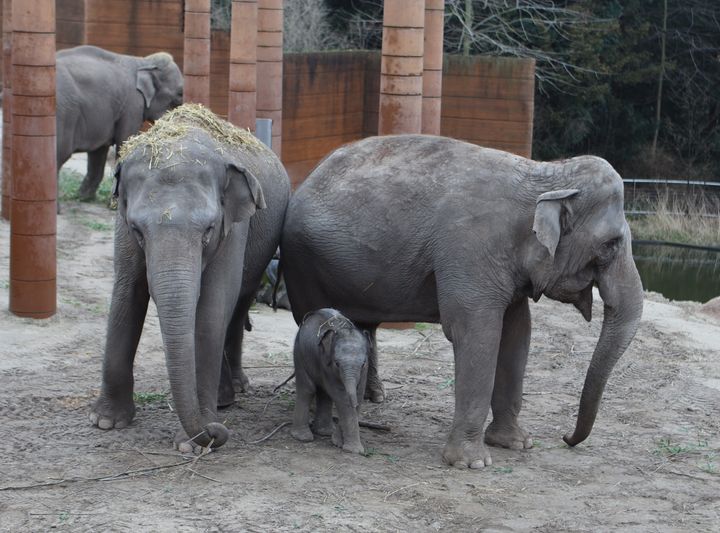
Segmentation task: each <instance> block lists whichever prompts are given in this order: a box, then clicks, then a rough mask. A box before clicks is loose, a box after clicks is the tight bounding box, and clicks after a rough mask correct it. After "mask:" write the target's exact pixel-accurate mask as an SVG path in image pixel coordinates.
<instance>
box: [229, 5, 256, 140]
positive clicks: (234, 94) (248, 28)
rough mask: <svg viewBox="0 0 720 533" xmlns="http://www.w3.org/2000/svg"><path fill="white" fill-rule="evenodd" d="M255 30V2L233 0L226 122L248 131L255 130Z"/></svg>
mask: <svg viewBox="0 0 720 533" xmlns="http://www.w3.org/2000/svg"><path fill="white" fill-rule="evenodd" d="M257 27H258V5H257V0H233V3H232V25H231V27H230V85H229V90H228V120H229V121H230V122H232V123H233V124H235V125H236V126H239V127H241V128H246V129H249V130H250V131H255V116H256V112H255V110H256V105H257V93H256V87H257V68H256V63H257Z"/></svg>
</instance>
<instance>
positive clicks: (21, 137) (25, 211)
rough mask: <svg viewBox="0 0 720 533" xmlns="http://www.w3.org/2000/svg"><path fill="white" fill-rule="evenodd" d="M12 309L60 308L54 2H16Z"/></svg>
mask: <svg viewBox="0 0 720 533" xmlns="http://www.w3.org/2000/svg"><path fill="white" fill-rule="evenodd" d="M12 26H13V36H12V87H13V92H14V98H13V102H12V115H13V116H12V129H13V132H12V153H13V157H12V176H13V187H12V200H11V210H12V215H11V216H12V218H11V221H10V311H11V312H13V313H15V314H16V315H19V316H27V317H33V318H47V317H49V316H52V315H53V314H55V310H56V277H57V267H56V250H55V241H56V226H57V215H56V212H57V163H56V161H55V0H13V2H12Z"/></svg>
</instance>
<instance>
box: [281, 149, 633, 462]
mask: <svg viewBox="0 0 720 533" xmlns="http://www.w3.org/2000/svg"><path fill="white" fill-rule="evenodd" d="M281 250H282V260H283V268H284V272H285V278H286V282H287V290H288V294H289V297H290V303H291V305H292V311H293V314H294V316H295V320H296V321H299V320H301V319H302V317H303V315H304V314H305V313H307V312H308V311H310V310H313V309H318V308H321V307H334V308H336V309H339V310H340V311H341V312H342V313H343V314H344V315H346V316H347V317H348V318H350V319H351V320H353V321H355V322H356V323H357V324H359V325H361V326H362V327H363V328H366V329H370V330H371V331H374V330H375V328H376V327H377V325H378V324H379V323H380V322H384V321H423V322H439V323H441V324H442V328H443V332H444V333H445V336H446V337H447V338H448V339H449V340H450V341H451V342H452V344H453V350H454V353H455V417H454V420H453V425H452V430H451V432H450V435H449V438H448V441H447V444H446V445H445V449H444V451H443V458H444V460H445V461H446V462H447V463H449V464H453V465H458V466H468V467H471V468H479V467H482V466H485V465H489V464H491V458H490V454H489V452H488V451H487V449H486V448H485V443H489V444H492V445H499V446H504V447H511V448H523V447H524V448H529V447H531V446H532V440H531V439H530V436H529V435H528V433H527V432H526V431H525V430H523V429H521V428H520V426H519V425H518V413H519V412H520V407H521V403H522V384H523V374H524V371H525V365H526V362H527V355H528V347H529V341H530V313H529V309H528V298H529V297H532V298H533V299H534V300H536V301H537V300H538V299H539V298H540V297H541V296H542V295H546V296H548V297H550V298H552V299H555V300H559V301H561V302H566V303H572V304H574V305H575V307H577V308H578V310H579V311H580V312H581V313H582V315H583V317H585V319H586V320H590V316H591V309H592V288H593V285H597V286H598V288H599V290H600V295H601V297H602V299H603V302H604V305H605V307H604V315H605V316H604V322H603V327H602V331H601V334H600V338H599V340H598V343H597V346H596V348H595V352H594V354H593V357H592V361H591V363H590V367H589V369H588V372H587V376H586V379H585V387H584V389H583V393H582V399H581V402H580V411H579V414H578V418H577V425H576V428H575V432H574V433H573V434H572V435H566V436H565V441H566V442H567V443H568V444H569V445H571V446H574V445H575V444H577V443H579V442H581V441H582V440H584V439H585V438H586V437H587V436H588V434H589V433H590V430H591V428H592V426H593V423H594V420H595V416H596V413H597V410H598V406H599V403H600V398H601V396H602V393H603V389H604V386H605V383H606V382H607V379H608V376H609V374H610V372H611V370H612V368H613V366H614V365H615V363H616V362H617V360H618V358H619V357H620V356H621V355H622V354H623V352H624V351H625V349H626V348H627V346H628V344H629V343H630V341H631V339H632V338H633V336H634V335H635V331H636V330H637V327H638V323H639V321H640V316H641V313H642V302H643V291H642V286H641V283H640V278H639V276H638V273H637V269H636V268H635V264H634V262H633V259H632V255H631V250H630V230H629V228H628V225H627V222H626V221H625V217H624V213H623V184H622V180H621V179H620V177H619V176H618V174H617V173H616V172H615V171H614V170H613V168H612V167H611V166H610V165H609V164H608V163H607V162H606V161H604V160H603V159H600V158H597V157H589V156H586V157H577V158H573V159H568V160H565V161H559V162H552V163H538V162H534V161H531V160H528V159H524V158H522V157H518V156H515V155H512V154H508V153H505V152H500V151H497V150H491V149H487V148H481V147H478V146H475V145H472V144H467V143H464V142H461V141H457V140H453V139H447V138H442V137H433V136H423V135H399V136H388V137H374V138H369V139H365V140H362V141H359V142H356V143H354V144H350V145H347V146H344V147H342V148H340V149H338V150H336V151H335V152H334V153H332V154H331V155H330V156H328V157H327V158H326V159H325V160H324V161H322V162H321V163H320V164H319V165H318V166H317V167H316V168H315V169H314V170H313V171H312V173H311V174H310V175H309V176H308V178H307V180H306V181H305V182H304V183H303V184H302V185H301V186H300V187H299V188H298V190H297V192H296V193H295V195H294V196H293V198H292V199H291V201H290V204H289V206H288V212H287V215H286V220H285V227H284V230H283V237H282V241H281ZM374 344H375V343H374V342H373V345H374ZM376 357H377V355H376V354H373V358H376ZM370 372H371V375H369V376H368V385H369V387H370V389H371V390H370V391H369V392H370V394H371V396H372V397H373V399H375V400H382V398H383V391H382V384H381V382H380V380H379V378H378V376H377V363H376V362H374V363H372V364H371V365H370ZM490 406H492V412H493V420H492V423H491V424H490V425H489V427H488V428H487V430H486V431H485V433H484V434H483V428H484V423H485V419H486V417H487V414H488V411H489V408H490ZM483 437H484V438H483Z"/></svg>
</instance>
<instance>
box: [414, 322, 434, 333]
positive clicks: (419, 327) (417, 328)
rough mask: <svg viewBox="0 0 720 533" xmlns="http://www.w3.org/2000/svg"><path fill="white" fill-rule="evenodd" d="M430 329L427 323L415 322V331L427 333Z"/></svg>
mask: <svg viewBox="0 0 720 533" xmlns="http://www.w3.org/2000/svg"><path fill="white" fill-rule="evenodd" d="M429 327H430V324H428V323H427V322H415V331H425V330H426V329H428V328H429Z"/></svg>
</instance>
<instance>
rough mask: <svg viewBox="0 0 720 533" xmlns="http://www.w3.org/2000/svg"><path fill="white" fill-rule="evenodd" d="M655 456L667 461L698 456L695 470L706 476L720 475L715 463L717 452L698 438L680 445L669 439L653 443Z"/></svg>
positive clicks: (719, 467) (719, 469)
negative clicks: (664, 458)
mask: <svg viewBox="0 0 720 533" xmlns="http://www.w3.org/2000/svg"><path fill="white" fill-rule="evenodd" d="M653 453H654V454H655V455H661V456H663V457H666V458H667V459H674V458H679V457H689V456H692V455H696V456H700V461H699V462H698V463H697V468H698V469H699V470H701V471H703V472H705V473H707V474H720V465H718V463H717V458H718V450H716V449H712V448H710V444H709V443H708V441H707V440H706V439H702V438H700V437H698V438H697V440H696V442H689V443H681V442H675V441H673V440H672V439H670V438H662V439H660V440H658V441H656V442H655V450H654V451H653Z"/></svg>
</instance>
